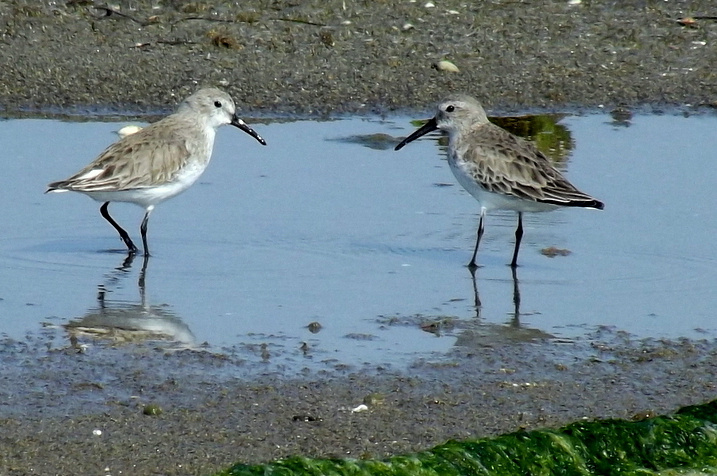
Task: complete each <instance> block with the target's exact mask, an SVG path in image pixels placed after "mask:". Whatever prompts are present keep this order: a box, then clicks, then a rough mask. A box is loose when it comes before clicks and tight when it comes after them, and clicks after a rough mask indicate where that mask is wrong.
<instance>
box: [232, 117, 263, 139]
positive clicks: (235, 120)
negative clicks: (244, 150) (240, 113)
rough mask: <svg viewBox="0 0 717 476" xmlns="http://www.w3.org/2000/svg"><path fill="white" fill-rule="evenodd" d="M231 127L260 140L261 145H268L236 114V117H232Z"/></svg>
mask: <svg viewBox="0 0 717 476" xmlns="http://www.w3.org/2000/svg"><path fill="white" fill-rule="evenodd" d="M231 125H232V126H234V127H238V128H239V129H241V130H243V131H244V132H246V133H247V134H249V135H250V136H252V137H253V138H254V139H256V140H258V141H259V143H260V144H261V145H266V141H265V140H264V139H263V138H262V137H261V136H260V135H259V134H257V133H256V131H255V130H254V129H252V128H251V127H249V126H248V125H247V123H246V122H244V121H242V120H241V119H239V117H237V115H236V114H235V115H234V117H232V122H231Z"/></svg>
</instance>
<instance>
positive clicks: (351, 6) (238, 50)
mask: <svg viewBox="0 0 717 476" xmlns="http://www.w3.org/2000/svg"><path fill="white" fill-rule="evenodd" d="M100 3H101V2H97V4H100ZM110 3H111V5H114V7H113V8H111V9H98V8H92V7H91V6H90V5H91V4H92V2H90V1H83V0H71V1H62V2H50V1H43V2H38V1H29V0H28V1H22V0H15V1H6V2H1V3H0V32H2V48H0V58H1V59H2V64H3V68H1V69H0V110H2V109H5V110H6V111H15V110H24V111H38V110H39V111H57V110H58V109H61V108H62V109H70V110H73V111H74V112H76V113H78V114H83V113H87V112H94V113H97V112H99V113H109V112H125V111H127V110H130V111H133V112H141V113H147V112H158V111H166V110H169V109H172V108H173V106H174V105H175V104H176V102H177V101H178V100H180V99H182V98H184V97H186V96H187V95H189V94H190V93H191V92H193V91H194V90H196V89H197V87H198V86H202V85H213V86H222V87H224V88H225V89H227V90H228V91H229V92H230V93H231V94H232V95H233V96H234V97H235V98H236V99H237V101H238V102H239V103H240V104H241V105H243V110H244V111H243V112H244V113H245V114H246V113H247V112H248V113H250V114H265V115H271V116H275V115H280V114H301V115H324V114H342V113H374V112H378V113H390V112H391V111H395V110H422V111H423V110H428V109H429V108H430V106H431V105H432V104H433V103H434V102H436V101H437V100H439V99H440V98H441V97H442V96H443V95H444V94H445V93H446V91H464V92H467V93H470V94H472V95H474V96H476V97H478V98H479V99H480V100H481V101H482V102H483V103H484V104H485V105H486V107H487V108H488V109H492V110H494V111H495V110H503V111H505V110H520V111H525V110H526V109H533V108H535V109H538V108H540V109H549V110H565V109H566V108H595V107H598V106H600V105H604V106H605V107H609V108H612V107H614V106H616V105H620V104H621V105H625V106H630V107H632V106H645V105H649V106H650V107H655V108H661V107H665V106H685V105H697V106H698V105H712V104H713V103H714V101H715V95H716V93H717V77H716V76H715V72H714V68H713V65H714V64H715V63H716V62H717V51H716V50H715V49H714V48H712V47H711V44H710V42H709V41H710V39H711V35H713V34H714V31H715V30H716V29H717V23H716V22H714V21H713V20H697V23H696V24H695V26H693V27H686V26H682V25H680V24H678V23H677V21H676V20H677V19H679V18H681V17H684V16H688V15H699V14H702V15H708V14H710V12H712V7H713V4H712V3H711V2H709V1H706V0H705V1H695V2H689V3H685V2H677V3H676V2H647V3H645V2H642V1H636V0H634V1H627V2H600V1H591V0H585V1H583V2H582V3H581V4H579V5H569V4H568V3H569V2H567V1H553V2H512V1H511V2H509V1H503V2H473V3H471V2H468V3H466V2H462V1H458V0H447V1H439V2H434V3H435V4H436V6H435V7H432V8H429V7H427V6H426V5H427V3H430V2H428V1H427V0H416V1H415V2H412V1H410V0H402V1H386V0H384V1H373V2H345V1H343V0H330V1H323V0H321V1H319V0H313V1H303V2H289V1H277V2H266V1H259V0H249V1H245V2H240V3H239V5H240V6H239V7H237V6H236V5H235V4H236V2H203V1H197V2H187V1H179V0H175V1H166V2H149V1H147V0H139V1H116V2H110ZM153 4H158V5H160V6H159V7H157V8H152V5H153ZM162 5H164V6H162ZM211 5H216V6H215V8H211V7H210V6H211ZM683 5H684V6H685V7H683ZM687 5H689V10H685V9H683V8H686V6H687ZM712 13H714V12H712ZM440 60H448V61H451V62H452V63H453V64H454V65H455V66H456V67H457V68H458V69H459V72H457V73H456V72H449V71H444V70H439V69H434V68H433V67H432V66H433V65H434V64H435V63H436V62H437V61H440Z"/></svg>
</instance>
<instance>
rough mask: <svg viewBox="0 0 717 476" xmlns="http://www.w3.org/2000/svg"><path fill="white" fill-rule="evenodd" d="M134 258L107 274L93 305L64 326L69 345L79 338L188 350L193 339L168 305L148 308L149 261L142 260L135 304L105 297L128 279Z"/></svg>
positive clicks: (76, 346) (125, 260) (129, 256)
mask: <svg viewBox="0 0 717 476" xmlns="http://www.w3.org/2000/svg"><path fill="white" fill-rule="evenodd" d="M135 256H136V255H135V254H134V253H130V254H129V255H128V256H127V257H126V258H125V259H124V261H123V262H122V264H121V265H120V266H118V267H117V268H115V269H114V270H113V271H112V273H110V275H109V277H108V279H107V282H106V283H103V284H100V285H99V286H98V291H97V304H96V306H93V307H92V308H90V309H89V310H88V311H87V313H86V314H85V315H84V316H83V317H81V318H78V319H73V320H71V321H70V322H68V323H67V324H65V326H64V327H65V329H66V330H67V333H68V334H69V337H70V343H71V344H72V346H73V347H75V348H78V349H79V348H80V346H79V345H78V339H79V338H80V337H92V338H96V339H103V340H108V341H112V342H116V343H139V342H146V341H168V342H172V343H175V344H179V345H180V347H191V346H192V345H193V343H194V340H195V338H194V335H193V334H192V331H191V330H190V329H189V327H187V325H186V324H185V323H184V322H183V321H182V319H180V318H179V317H178V316H177V315H175V314H174V313H173V312H172V310H171V309H170V308H169V306H168V305H166V304H162V305H151V304H150V303H149V298H148V296H147V289H146V276H147V265H148V264H149V257H148V256H145V257H143V260H142V268H141V270H140V272H139V278H138V280H137V287H138V289H139V302H136V301H126V300H119V299H117V300H111V299H108V298H107V294H108V293H111V292H112V290H111V289H109V288H111V287H115V286H119V285H120V284H121V282H122V281H123V280H125V279H127V276H129V275H130V272H131V269H132V264H133V261H134V259H135Z"/></svg>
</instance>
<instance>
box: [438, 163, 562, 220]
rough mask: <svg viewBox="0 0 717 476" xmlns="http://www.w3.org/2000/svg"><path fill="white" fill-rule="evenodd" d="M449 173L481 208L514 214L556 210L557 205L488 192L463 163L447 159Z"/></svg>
mask: <svg viewBox="0 0 717 476" xmlns="http://www.w3.org/2000/svg"><path fill="white" fill-rule="evenodd" d="M448 164H449V165H450V167H451V172H453V175H455V177H456V179H457V180H458V183H459V184H461V186H462V187H463V188H464V189H466V191H467V192H468V193H470V194H471V195H472V196H473V198H475V199H476V200H478V202H479V203H480V206H481V208H483V209H485V211H490V210H513V211H516V212H547V211H550V210H555V209H556V208H558V206H557V205H552V204H549V203H541V202H536V201H535V200H524V199H522V198H517V197H511V196H509V195H503V194H501V193H494V192H489V191H488V190H486V189H484V188H483V187H481V185H480V184H479V183H478V182H476V181H475V180H474V179H473V176H472V175H471V173H470V169H468V168H467V167H465V166H464V164H463V162H458V161H455V160H452V159H451V158H450V157H449V159H448Z"/></svg>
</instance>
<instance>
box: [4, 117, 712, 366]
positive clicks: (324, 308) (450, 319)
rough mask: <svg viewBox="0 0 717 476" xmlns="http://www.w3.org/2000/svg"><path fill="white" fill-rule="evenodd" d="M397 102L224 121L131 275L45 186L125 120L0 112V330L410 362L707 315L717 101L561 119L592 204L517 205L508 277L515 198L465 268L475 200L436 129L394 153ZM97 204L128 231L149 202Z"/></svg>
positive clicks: (112, 245)
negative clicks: (523, 215)
mask: <svg viewBox="0 0 717 476" xmlns="http://www.w3.org/2000/svg"><path fill="white" fill-rule="evenodd" d="M409 121H410V118H407V117H393V118H387V119H380V118H354V119H347V120H337V121H330V122H314V121H300V122H285V123H270V124H262V123H256V122H254V123H253V125H254V127H255V129H256V130H257V131H258V132H259V133H260V134H261V135H262V136H263V137H264V138H265V139H266V140H267V142H268V143H269V145H268V146H267V147H262V146H260V145H259V144H258V143H257V142H256V141H254V140H253V139H251V138H250V137H249V136H247V135H246V134H243V133H241V132H240V131H238V130H236V129H233V128H230V127H226V128H223V129H221V130H220V131H219V133H218V138H217V143H216V146H215V151H214V156H213V159H212V163H211V164H210V166H209V168H208V169H207V171H206V173H205V174H204V175H203V176H202V178H201V179H200V181H199V182H198V183H197V184H195V186H194V187H192V188H191V189H190V190H189V191H187V192H186V193H184V194H183V195H180V196H179V197H176V198H174V199H172V200H170V201H168V202H166V203H164V204H161V205H160V206H158V207H157V209H156V210H155V212H154V213H153V215H152V219H151V221H150V224H149V241H150V246H151V247H152V251H153V254H154V256H153V257H152V258H151V259H150V260H149V261H148V262H147V263H146V271H145V273H144V286H141V279H140V278H141V276H142V275H143V272H142V268H143V263H142V257H137V258H136V259H135V260H134V261H133V262H128V261H126V260H125V258H126V257H125V255H124V253H123V252H122V251H121V250H122V248H123V245H122V243H121V241H119V239H118V237H117V235H116V233H115V231H114V230H113V229H112V228H111V227H110V226H109V225H108V224H107V223H106V222H105V221H104V220H103V219H102V218H101V217H100V215H99V211H98V210H99V204H98V203H96V202H93V201H92V200H90V199H89V198H87V197H85V196H83V195H79V194H70V193H67V194H52V195H43V191H44V190H45V185H46V184H47V183H48V182H50V181H53V180H58V179H62V178H65V177H67V176H69V175H70V174H71V173H74V172H75V171H77V170H78V169H79V168H80V167H81V166H84V165H85V164H86V163H87V162H89V161H90V160H91V159H93V158H94V157H95V156H96V155H97V154H98V153H99V152H100V151H101V150H102V149H103V148H104V147H105V146H107V145H108V144H109V143H110V142H112V141H114V140H115V139H116V135H115V134H114V131H116V130H117V129H119V128H120V127H121V126H122V125H124V123H121V124H120V123H89V122H85V123H72V122H62V121H55V120H33V119H21V120H5V121H2V122H0V144H2V147H0V177H2V183H3V186H2V187H1V188H0V196H1V201H2V204H3V206H2V209H1V210H0V217H2V228H1V231H0V269H1V271H0V298H1V300H0V332H2V334H4V335H5V336H7V337H10V338H14V339H20V338H24V337H25V336H26V335H27V334H28V333H30V334H33V333H37V332H40V331H41V329H43V328H47V327H50V328H56V329H58V330H59V331H58V334H57V335H58V337H57V338H58V345H61V342H63V341H64V340H65V338H66V337H68V335H77V336H79V339H80V341H87V342H90V343H91V342H93V340H92V339H91V338H89V337H87V336H88V334H91V335H95V336H96V335H103V336H107V335H110V336H112V337H113V338H114V339H120V340H126V339H130V340H132V339H138V338H141V337H138V336H142V335H144V334H146V335H151V336H154V338H159V337H161V338H162V339H163V340H165V341H169V342H172V344H171V345H172V346H179V347H184V346H188V347H196V346H199V345H202V344H204V343H207V344H208V347H209V348H210V349H214V350H218V351H224V352H236V353H241V354H243V355H245V356H246V357H247V359H248V360H256V361H261V360H264V361H269V362H271V361H275V359H278V358H279V357H281V359H280V361H281V363H282V365H288V366H291V365H298V366H304V365H309V364H312V363H313V364H316V365H319V366H321V365H326V364H327V363H332V362H343V363H348V364H354V365H361V364H363V363H369V364H372V365H374V364H382V363H389V364H390V363H394V364H398V365H403V364H405V363H408V362H410V361H411V360H412V359H414V358H416V357H421V356H426V355H431V356H432V357H434V358H435V357H436V356H440V355H443V354H445V353H446V352H448V351H449V350H450V349H451V348H452V347H453V346H455V345H463V343H464V342H466V341H470V342H472V344H471V345H475V342H476V341H477V342H478V343H479V345H491V344H493V343H495V342H498V341H500V342H506V341H510V340H511V339H516V340H521V341H524V340H526V339H531V338H540V337H546V336H550V335H552V336H555V337H558V338H563V339H571V338H576V337H582V336H585V335H587V334H589V333H591V332H593V331H594V330H595V329H596V328H597V327H599V326H611V327H613V328H614V329H616V330H622V331H626V332H628V333H631V334H634V335H635V336H637V337H681V336H687V337H702V336H705V335H708V336H714V335H715V330H716V329H717V324H715V323H716V322H717V320H715V316H716V313H715V304H716V303H717V293H715V292H714V288H715V283H717V266H715V255H716V254H717V252H716V251H715V241H716V239H715V235H716V233H715V232H716V231H717V230H716V228H717V219H715V218H714V206H713V205H714V204H715V203H717V186H715V182H716V180H717V179H716V178H715V177H717V160H715V152H714V151H715V150H717V134H715V133H714V131H715V130H716V129H717V118H715V117H713V116H708V115H702V116H695V117H687V118H685V117H682V116H676V115H664V116H636V117H635V118H633V120H632V122H631V123H629V124H622V125H620V124H616V123H614V122H613V121H612V119H611V118H610V117H609V116H607V115H599V114H598V115H586V116H569V117H565V118H563V119H562V120H561V121H560V124H561V125H562V126H564V127H565V131H567V134H568V135H569V136H570V138H571V141H572V142H571V144H572V145H571V148H572V150H570V151H569V152H568V154H567V162H565V163H563V164H562V166H563V167H565V168H566V169H567V172H566V173H567V175H568V177H569V178H570V180H571V181H572V182H573V183H575V184H576V185H577V186H578V187H579V188H580V189H582V190H584V191H586V192H588V193H590V194H592V195H594V196H596V197H597V198H599V199H601V200H603V201H604V202H605V204H606V208H605V210H604V211H602V212H600V211H593V210H582V209H575V210H559V211H555V212H551V213H546V214H537V215H529V216H527V219H526V220H525V223H524V224H525V235H524V238H523V245H522V248H521V256H520V264H521V266H520V267H519V268H518V269H517V273H516V275H515V279H514V277H513V276H512V273H511V269H510V267H508V266H507V263H508V262H509V261H510V257H511V252H512V248H513V232H514V227H515V215H514V214H512V213H494V214H492V215H489V217H488V221H487V224H486V233H485V235H484V242H483V243H482V246H481V250H480V252H479V262H480V263H481V264H482V267H481V268H480V269H479V270H478V272H477V273H476V277H475V282H474V281H473V278H472V276H471V274H470V273H469V271H468V269H467V268H466V267H465V264H466V263H467V262H468V260H469V259H470V253H471V251H472V246H473V243H474V239H475V231H476V226H477V219H478V218H477V212H478V207H477V204H476V202H475V200H474V199H473V198H472V197H470V196H469V195H468V194H467V193H466V192H465V191H463V190H462V189H461V187H460V186H458V185H457V184H456V182H455V179H454V177H453V176H452V174H451V172H450V170H449V169H448V166H447V163H446V161H445V160H444V152H443V149H442V148H441V146H439V144H438V142H437V140H436V139H437V136H429V137H427V138H425V139H422V140H419V141H416V142H414V143H411V144H409V145H408V146H406V147H405V148H404V149H402V150H401V151H399V152H394V151H393V146H394V145H395V144H396V143H397V142H398V140H400V138H401V137H403V136H405V135H407V134H408V133H409V132H411V131H412V130H414V129H415V126H414V125H411V124H410V122H409ZM384 135H385V136H384ZM366 136H369V137H366ZM110 210H111V211H112V213H113V215H114V216H115V218H116V219H117V220H118V221H119V222H120V223H121V224H122V225H123V226H124V227H125V228H126V229H127V230H128V231H129V232H130V234H131V235H132V236H133V237H134V238H135V239H136V240H139V223H140V221H141V218H142V213H143V211H142V210H141V209H140V208H138V207H136V206H133V205H128V204H120V203H118V204H113V205H112V206H111V208H110ZM137 242H139V241H137ZM550 247H554V248H558V249H561V250H563V249H565V250H569V251H570V254H569V255H567V256H556V257H552V258H551V257H547V256H545V255H543V254H542V253H541V250H543V249H545V248H550ZM476 298H478V300H477V299H476ZM516 298H519V299H516ZM477 302H480V306H476V303H477ZM312 322H316V323H319V324H320V328H318V326H316V327H312V326H309V324H310V323H312ZM307 326H309V327H307ZM143 333H144V334H143ZM292 362H294V363H295V364H292ZM297 368H298V367H297Z"/></svg>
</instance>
